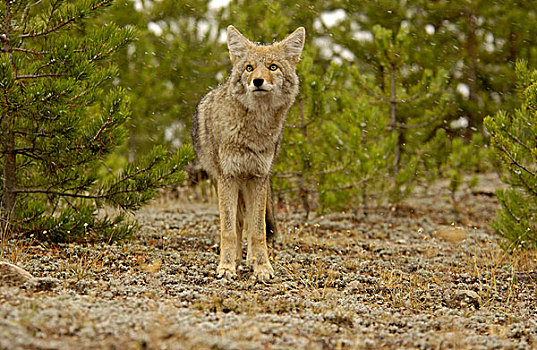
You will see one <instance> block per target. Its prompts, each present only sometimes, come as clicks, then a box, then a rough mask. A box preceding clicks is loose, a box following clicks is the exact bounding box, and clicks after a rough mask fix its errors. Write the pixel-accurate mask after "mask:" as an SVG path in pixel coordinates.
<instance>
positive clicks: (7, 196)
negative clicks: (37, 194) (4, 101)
mask: <svg viewBox="0 0 537 350" xmlns="http://www.w3.org/2000/svg"><path fill="white" fill-rule="evenodd" d="M2 119H3V123H2V124H3V125H2V129H3V130H4V132H5V147H6V148H5V150H4V157H5V159H4V171H3V174H2V215H1V216H2V219H5V220H6V221H7V220H8V219H9V218H10V217H11V216H12V215H13V212H14V209H15V203H16V199H17V193H16V192H15V189H16V187H17V158H16V157H17V154H16V152H15V134H14V133H13V126H12V122H11V118H10V117H9V116H7V115H4V116H3V118H2Z"/></svg>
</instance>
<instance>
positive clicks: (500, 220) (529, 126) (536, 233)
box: [485, 62, 537, 250]
mask: <svg viewBox="0 0 537 350" xmlns="http://www.w3.org/2000/svg"><path fill="white" fill-rule="evenodd" d="M516 75H517V80H518V84H519V89H520V91H521V95H522V99H523V103H522V106H521V107H520V108H518V109H516V110H515V111H514V112H513V113H510V114H508V113H505V112H498V113H497V114H496V115H495V116H494V117H487V118H486V119H485V125H486V127H487V129H488V130H489V131H490V132H491V134H492V138H491V145H492V147H493V149H494V150H495V151H496V154H497V155H498V156H499V157H500V159H501V161H502V163H503V165H504V167H505V170H506V171H507V174H506V176H505V177H504V182H506V183H507V184H508V185H509V187H508V188H507V189H504V190H498V191H497V193H496V194H497V197H498V199H499V200H500V204H501V209H500V210H499V211H498V213H497V216H496V219H495V220H494V223H493V227H494V228H495V230H496V232H497V233H498V234H499V235H500V236H501V237H503V238H505V239H506V243H505V244H504V247H505V248H508V249H509V250H514V249H518V248H524V247H525V248H533V249H535V248H537V166H536V164H537V70H533V71H532V70H530V69H529V68H528V66H527V64H526V63H524V62H518V63H517V65H516Z"/></svg>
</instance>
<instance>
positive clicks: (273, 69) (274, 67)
mask: <svg viewBox="0 0 537 350" xmlns="http://www.w3.org/2000/svg"><path fill="white" fill-rule="evenodd" d="M268 69H270V70H271V71H275V70H276V69H278V66H277V65H275V64H274V63H273V64H271V65H270V66H269V67H268Z"/></svg>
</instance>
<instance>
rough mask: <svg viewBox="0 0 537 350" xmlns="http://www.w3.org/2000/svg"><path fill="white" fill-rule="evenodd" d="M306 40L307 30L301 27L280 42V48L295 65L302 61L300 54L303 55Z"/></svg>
mask: <svg viewBox="0 0 537 350" xmlns="http://www.w3.org/2000/svg"><path fill="white" fill-rule="evenodd" d="M305 40H306V29H304V27H300V28H298V29H297V30H295V31H294V32H293V33H291V34H289V36H288V37H287V38H285V39H283V40H282V41H281V42H280V46H281V47H282V49H283V52H284V53H285V54H286V55H287V58H288V59H289V60H291V61H292V62H293V63H295V64H296V63H298V61H300V54H302V49H303V48H304V41H305Z"/></svg>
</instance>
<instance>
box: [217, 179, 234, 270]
mask: <svg viewBox="0 0 537 350" xmlns="http://www.w3.org/2000/svg"><path fill="white" fill-rule="evenodd" d="M217 188H218V206H219V210H220V264H219V265H218V268H217V269H216V273H217V275H218V277H226V278H233V277H235V275H236V254H237V225H236V224H237V221H236V220H237V204H238V194H239V187H238V184H237V181H235V180H234V179H229V178H224V177H222V178H220V179H218V181H217Z"/></svg>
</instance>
